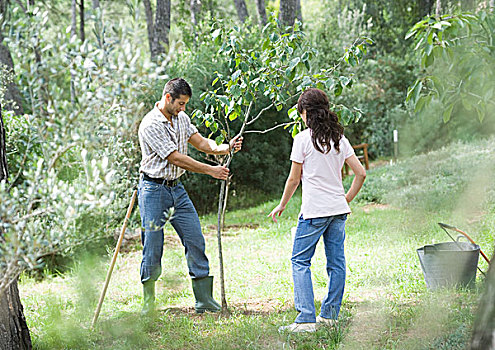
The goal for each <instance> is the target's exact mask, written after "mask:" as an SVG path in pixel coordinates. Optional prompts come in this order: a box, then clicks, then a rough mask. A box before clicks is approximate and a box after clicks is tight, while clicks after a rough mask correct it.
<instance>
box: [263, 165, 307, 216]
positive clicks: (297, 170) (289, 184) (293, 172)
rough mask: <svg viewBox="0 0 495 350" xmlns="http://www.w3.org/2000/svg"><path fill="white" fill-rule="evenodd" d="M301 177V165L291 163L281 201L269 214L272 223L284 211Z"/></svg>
mask: <svg viewBox="0 0 495 350" xmlns="http://www.w3.org/2000/svg"><path fill="white" fill-rule="evenodd" d="M301 175H302V163H296V162H292V166H291V168H290V173H289V177H288V178H287V181H286V182H285V188H284V194H283V195H282V199H281V200H280V204H279V205H277V206H276V207H275V208H274V209H273V210H272V212H271V213H270V214H268V216H269V217H271V218H272V219H273V221H275V222H277V219H276V218H275V217H276V216H277V214H278V216H280V215H281V214H282V212H283V211H284V210H285V207H286V205H287V203H289V200H290V199H291V198H292V195H293V194H294V192H295V191H296V189H297V187H298V186H299V183H300V182H301Z"/></svg>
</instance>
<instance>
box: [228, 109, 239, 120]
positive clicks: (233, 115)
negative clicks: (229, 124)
mask: <svg viewBox="0 0 495 350" xmlns="http://www.w3.org/2000/svg"><path fill="white" fill-rule="evenodd" d="M238 116H239V114H238V113H237V112H236V111H233V112H232V113H230V114H229V120H230V121H233V120H235V119H237V117H238Z"/></svg>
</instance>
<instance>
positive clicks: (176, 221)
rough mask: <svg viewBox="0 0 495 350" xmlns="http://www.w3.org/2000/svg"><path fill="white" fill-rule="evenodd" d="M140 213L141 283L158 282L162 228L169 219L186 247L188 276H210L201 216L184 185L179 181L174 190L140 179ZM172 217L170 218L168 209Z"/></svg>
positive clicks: (161, 252)
mask: <svg viewBox="0 0 495 350" xmlns="http://www.w3.org/2000/svg"><path fill="white" fill-rule="evenodd" d="M138 193H139V196H138V201H139V209H140V212H141V222H142V227H143V228H144V230H143V231H142V235H141V241H142V243H143V247H144V248H143V261H142V262H141V282H143V283H144V282H146V281H148V280H150V279H151V280H154V281H156V280H157V279H158V277H160V274H161V272H162V268H161V258H162V255H163V226H164V225H165V223H166V221H167V219H169V220H170V223H171V224H172V226H173V227H174V229H175V231H176V232H177V234H178V235H179V237H180V240H181V242H182V245H183V246H184V247H185V253H186V260H187V266H188V268H189V275H190V276H191V277H192V278H202V277H206V276H208V274H209V266H208V258H207V257H206V255H205V239H204V237H203V233H202V232H201V225H200V223H199V218H198V213H197V212H196V209H195V208H194V205H193V204H192V202H191V200H190V199H189V196H188V195H187V192H186V190H185V189H184V186H182V184H181V183H180V182H179V183H178V184H177V185H176V186H174V187H168V186H164V185H160V184H157V183H155V182H152V181H147V180H144V179H141V180H140V181H139V188H138ZM172 207H173V215H172V216H171V217H170V218H169V217H168V214H169V210H170V208H172Z"/></svg>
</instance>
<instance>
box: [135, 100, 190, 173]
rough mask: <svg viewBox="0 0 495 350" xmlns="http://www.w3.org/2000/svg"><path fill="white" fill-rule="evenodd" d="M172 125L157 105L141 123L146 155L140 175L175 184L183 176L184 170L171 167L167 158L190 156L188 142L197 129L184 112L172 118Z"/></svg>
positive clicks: (142, 149)
mask: <svg viewBox="0 0 495 350" xmlns="http://www.w3.org/2000/svg"><path fill="white" fill-rule="evenodd" d="M172 123H173V127H172V125H171V124H170V122H169V121H168V120H167V118H166V117H165V116H164V115H163V114H162V112H160V110H159V109H158V107H157V105H155V108H153V109H152V110H151V111H150V112H149V113H148V114H146V116H145V117H144V118H143V120H142V121H141V124H140V125H139V132H138V135H139V144H140V145H141V153H142V155H143V159H142V160H141V166H140V168H139V171H140V172H142V173H145V174H147V175H148V176H150V177H154V178H161V179H166V180H175V179H177V178H179V176H181V175H182V174H184V172H185V170H184V169H182V168H179V167H178V166H175V165H173V164H170V163H169V162H168V161H167V157H168V156H169V155H170V153H172V152H173V151H178V152H179V153H182V154H187V141H188V140H189V138H190V137H191V136H192V135H193V134H195V133H197V132H198V129H197V128H196V127H195V126H194V125H193V124H192V123H191V119H190V118H189V116H188V115H187V114H186V113H184V112H180V113H179V115H178V116H172Z"/></svg>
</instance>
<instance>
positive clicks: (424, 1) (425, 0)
mask: <svg viewBox="0 0 495 350" xmlns="http://www.w3.org/2000/svg"><path fill="white" fill-rule="evenodd" d="M418 5H419V11H418V12H419V18H418V20H421V19H422V18H423V17H424V16H427V15H429V14H430V13H431V9H432V7H433V0H419V2H418Z"/></svg>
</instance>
